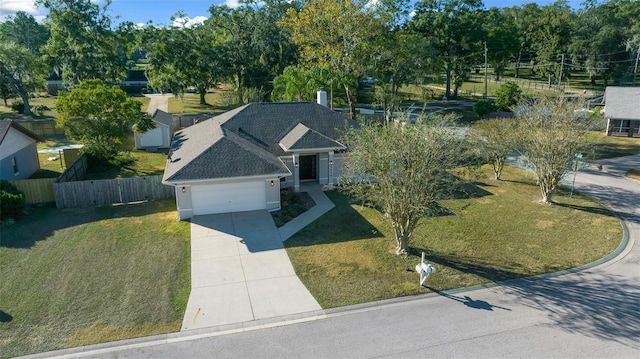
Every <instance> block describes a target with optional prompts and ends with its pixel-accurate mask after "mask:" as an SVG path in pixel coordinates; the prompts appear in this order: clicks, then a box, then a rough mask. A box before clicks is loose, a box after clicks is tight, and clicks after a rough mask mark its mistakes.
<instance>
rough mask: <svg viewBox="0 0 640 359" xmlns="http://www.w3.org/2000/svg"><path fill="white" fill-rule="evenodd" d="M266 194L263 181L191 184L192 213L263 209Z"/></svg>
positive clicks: (265, 206)
mask: <svg viewBox="0 0 640 359" xmlns="http://www.w3.org/2000/svg"><path fill="white" fill-rule="evenodd" d="M266 196H267V191H266V188H265V182H264V181H257V182H239V183H226V184H216V185H202V186H191V203H192V205H193V214H194V215H201V214H212V213H225V212H241V211H253V210H256V209H265V208H267V204H266V202H267V200H266Z"/></svg>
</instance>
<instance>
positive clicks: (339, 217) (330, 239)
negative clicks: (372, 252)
mask: <svg viewBox="0 0 640 359" xmlns="http://www.w3.org/2000/svg"><path fill="white" fill-rule="evenodd" d="M327 196H329V197H330V199H331V201H333V202H334V204H335V207H334V208H333V209H331V210H330V211H329V212H327V213H326V214H325V215H323V216H322V217H320V218H319V219H318V220H316V221H314V222H313V223H311V224H310V225H308V226H306V227H305V228H303V229H302V230H301V231H300V232H298V233H297V234H295V235H294V236H293V237H291V238H290V239H288V240H286V241H285V242H284V244H285V247H302V246H311V245H316V244H330V243H340V242H347V241H354V240H360V239H370V238H382V237H384V235H383V234H382V233H381V232H380V230H379V229H378V228H376V227H375V226H374V225H372V224H371V223H370V222H369V221H368V220H367V219H366V218H364V217H363V216H362V215H361V214H360V212H358V211H357V210H356V209H354V208H353V207H352V206H351V204H352V203H353V202H352V201H351V200H350V198H349V197H348V196H346V195H344V194H342V193H337V192H335V191H334V192H327ZM363 207H364V206H363ZM356 208H357V207H356ZM367 208H368V207H367Z"/></svg>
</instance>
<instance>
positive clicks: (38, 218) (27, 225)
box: [0, 200, 173, 248]
mask: <svg viewBox="0 0 640 359" xmlns="http://www.w3.org/2000/svg"><path fill="white" fill-rule="evenodd" d="M171 202H172V203H173V201H171ZM166 203H167V201H166V200H165V201H153V202H140V203H134V204H122V205H114V206H103V207H90V208H65V209H57V208H55V206H54V205H46V206H38V207H31V208H30V213H29V215H28V216H27V217H25V218H24V219H21V220H20V221H17V222H15V223H12V224H7V225H3V226H1V227H0V247H5V248H31V247H33V246H34V245H35V244H36V243H37V242H39V241H43V240H46V239H48V238H49V237H51V236H53V235H54V234H55V232H56V231H58V230H61V229H65V228H70V227H74V226H78V225H82V224H86V223H91V222H96V221H100V220H104V219H112V218H133V217H139V216H146V215H149V214H153V213H160V212H170V211H173V209H171V207H169V206H167V205H166ZM134 232H135V227H133V225H132V235H134Z"/></svg>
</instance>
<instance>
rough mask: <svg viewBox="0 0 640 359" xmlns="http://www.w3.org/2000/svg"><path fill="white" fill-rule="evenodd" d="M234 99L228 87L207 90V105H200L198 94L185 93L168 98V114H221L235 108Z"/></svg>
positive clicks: (234, 96)
mask: <svg viewBox="0 0 640 359" xmlns="http://www.w3.org/2000/svg"><path fill="white" fill-rule="evenodd" d="M236 97H237V96H236V95H235V94H234V92H233V90H232V89H231V88H230V86H228V85H224V86H221V87H220V88H217V89H211V90H209V92H208V93H207V94H206V95H205V100H206V102H207V105H201V104H200V96H199V95H198V94H193V93H186V94H184V96H182V97H175V96H174V97H170V98H169V113H200V112H215V113H222V112H225V111H228V110H231V109H233V108H235V107H237V105H235V101H236Z"/></svg>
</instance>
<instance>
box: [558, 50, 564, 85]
mask: <svg viewBox="0 0 640 359" xmlns="http://www.w3.org/2000/svg"><path fill="white" fill-rule="evenodd" d="M563 69H564V54H562V61H560V78H558V91H560V85H561V84H562V70H563Z"/></svg>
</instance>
